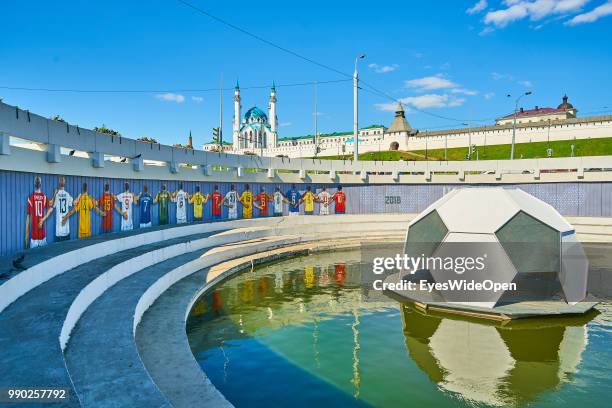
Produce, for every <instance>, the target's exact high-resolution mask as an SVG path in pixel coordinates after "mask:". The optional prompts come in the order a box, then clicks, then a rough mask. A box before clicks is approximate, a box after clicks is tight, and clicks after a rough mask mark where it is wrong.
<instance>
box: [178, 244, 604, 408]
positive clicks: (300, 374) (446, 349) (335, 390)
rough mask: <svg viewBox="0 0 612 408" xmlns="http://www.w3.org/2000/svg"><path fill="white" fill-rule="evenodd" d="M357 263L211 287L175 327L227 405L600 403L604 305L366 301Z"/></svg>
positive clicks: (307, 262)
mask: <svg viewBox="0 0 612 408" xmlns="http://www.w3.org/2000/svg"><path fill="white" fill-rule="evenodd" d="M339 260H342V261H339ZM364 268H370V265H365V264H363V263H362V262H361V260H360V253H359V252H358V251H346V252H342V253H338V252H335V253H320V254H316V255H310V256H308V257H298V258H294V259H290V260H286V261H282V262H279V263H274V264H269V265H263V266H261V267H258V268H256V269H254V270H252V271H246V272H243V273H241V274H239V275H237V276H235V277H233V278H231V279H229V280H227V281H225V282H223V283H221V284H220V285H219V286H217V287H216V288H215V289H214V290H213V291H212V292H209V293H208V294H206V295H204V296H203V297H202V298H200V299H198V301H197V302H196V303H195V305H194V307H193V309H192V310H191V313H190V316H189V318H188V322H187V334H188V338H189V342H190V346H191V349H192V352H193V354H194V356H195V357H196V359H197V361H198V362H199V364H200V366H201V367H202V370H204V372H205V373H206V374H207V375H208V377H209V378H210V380H211V381H212V383H213V384H214V385H215V386H216V387H217V388H218V389H219V390H220V391H221V392H222V393H223V394H224V395H225V396H226V398H227V399H228V400H229V401H230V402H231V403H233V404H234V405H235V406H237V407H273V406H292V407H313V406H317V405H318V406H376V407H398V406H417V407H421V406H435V407H456V406H507V405H514V406H526V405H529V406H547V407H559V406H568V407H569V406H577V405H584V404H585V403H587V404H589V408H593V407H596V406H604V405H605V406H608V404H607V402H609V399H610V398H612V384H611V381H610V380H609V369H610V366H611V365H612V364H611V363H612V304H611V303H609V302H604V303H602V304H600V305H599V306H598V311H597V312H594V313H591V314H589V315H587V316H584V317H580V318H571V319H539V320H529V321H522V322H520V321H519V322H517V323H512V324H506V325H502V324H499V323H492V322H485V321H482V320H470V319H465V318H459V317H452V316H449V315H432V314H425V313H423V312H421V311H419V310H418V309H415V308H413V307H411V306H410V305H402V304H399V303H398V302H396V301H394V300H392V299H390V298H385V297H380V296H378V297H376V296H372V295H371V293H368V291H366V290H365V289H364V288H362V286H361V284H360V282H361V273H362V271H363V270H364Z"/></svg>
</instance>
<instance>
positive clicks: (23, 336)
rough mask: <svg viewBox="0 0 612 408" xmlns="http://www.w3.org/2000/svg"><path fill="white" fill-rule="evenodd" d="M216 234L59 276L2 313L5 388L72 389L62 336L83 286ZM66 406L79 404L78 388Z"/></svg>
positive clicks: (135, 251) (0, 376) (132, 252)
mask: <svg viewBox="0 0 612 408" xmlns="http://www.w3.org/2000/svg"><path fill="white" fill-rule="evenodd" d="M210 234H211V233H206V234H197V235H194V236H187V237H180V238H175V239H171V240H166V241H161V242H156V243H153V244H148V245H143V246H139V247H135V248H131V249H128V250H125V251H121V252H117V253H115V254H112V255H108V256H104V257H102V258H99V259H96V260H95V261H91V262H87V263H84V264H82V265H80V266H77V267H76V268H73V269H71V270H69V271H68V272H65V273H62V274H60V275H58V276H55V277H54V278H51V279H49V280H47V281H45V282H43V283H42V284H40V285H38V286H36V287H34V288H33V289H32V290H30V291H28V292H27V293H25V294H24V295H23V296H21V297H19V298H18V299H17V300H16V301H14V302H13V303H11V304H10V305H9V306H8V307H6V308H5V309H4V310H3V311H2V313H0V333H2V336H0V349H1V350H2V353H0V367H2V370H0V386H20V387H40V386H46V387H65V388H70V389H72V383H71V381H70V378H69V376H68V374H67V371H66V367H65V362H64V357H63V354H62V350H61V348H60V343H59V337H60V333H61V330H62V327H63V324H64V321H65V317H66V315H67V313H68V310H69V309H70V307H71V305H72V303H73V301H74V299H75V298H76V297H77V296H78V295H79V293H80V292H81V290H82V289H83V287H85V286H86V285H88V284H89V283H90V282H92V281H93V280H95V279H96V278H97V277H99V276H100V275H101V274H103V273H104V272H106V271H107V270H108V269H110V268H112V267H114V266H116V265H117V264H120V263H122V262H125V261H128V260H129V259H131V258H134V257H137V256H140V255H142V254H143V253H146V252H148V251H152V250H156V249H160V248H164V247H167V246H170V245H173V244H177V243H180V242H188V241H190V240H193V239H201V238H205V237H208V236H209V235H210ZM66 405H68V406H71V405H78V399H77V398H76V394H75V393H74V392H73V391H72V392H71V396H70V400H69V401H68V402H67V403H66Z"/></svg>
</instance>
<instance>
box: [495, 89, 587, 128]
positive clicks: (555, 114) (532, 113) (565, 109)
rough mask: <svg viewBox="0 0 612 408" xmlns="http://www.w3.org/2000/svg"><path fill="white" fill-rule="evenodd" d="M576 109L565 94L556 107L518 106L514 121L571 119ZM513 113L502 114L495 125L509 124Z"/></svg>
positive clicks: (511, 122) (530, 121)
mask: <svg viewBox="0 0 612 408" xmlns="http://www.w3.org/2000/svg"><path fill="white" fill-rule="evenodd" d="M577 112H578V110H577V109H576V108H574V105H572V104H571V103H569V102H568V98H567V95H565V96H563V102H562V103H561V104H560V105H559V106H557V107H556V108H540V107H539V106H536V107H535V108H534V109H524V108H520V109H519V110H518V111H517V112H516V123H533V122H546V121H549V120H550V121H554V120H564V119H572V118H575V117H576V113H577ZM514 118H515V113H511V114H509V115H506V116H503V117H501V118H499V119H497V120H496V121H495V123H496V124H497V125H511V124H513V123H514Z"/></svg>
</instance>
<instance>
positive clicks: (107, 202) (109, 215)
mask: <svg viewBox="0 0 612 408" xmlns="http://www.w3.org/2000/svg"><path fill="white" fill-rule="evenodd" d="M98 205H99V206H100V208H101V209H102V211H104V212H105V213H106V215H105V216H104V217H103V218H102V230H103V231H110V230H112V229H113V207H114V206H115V197H113V195H112V194H111V193H109V192H106V193H104V194H102V195H101V196H100V198H99V199H98Z"/></svg>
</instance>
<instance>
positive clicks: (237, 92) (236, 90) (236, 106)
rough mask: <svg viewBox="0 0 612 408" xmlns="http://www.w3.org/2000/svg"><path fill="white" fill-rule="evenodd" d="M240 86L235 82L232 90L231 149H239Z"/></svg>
mask: <svg viewBox="0 0 612 408" xmlns="http://www.w3.org/2000/svg"><path fill="white" fill-rule="evenodd" d="M240 108H241V106H240V85H238V80H236V87H235V88H234V123H233V132H232V142H233V149H234V150H239V149H240Z"/></svg>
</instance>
